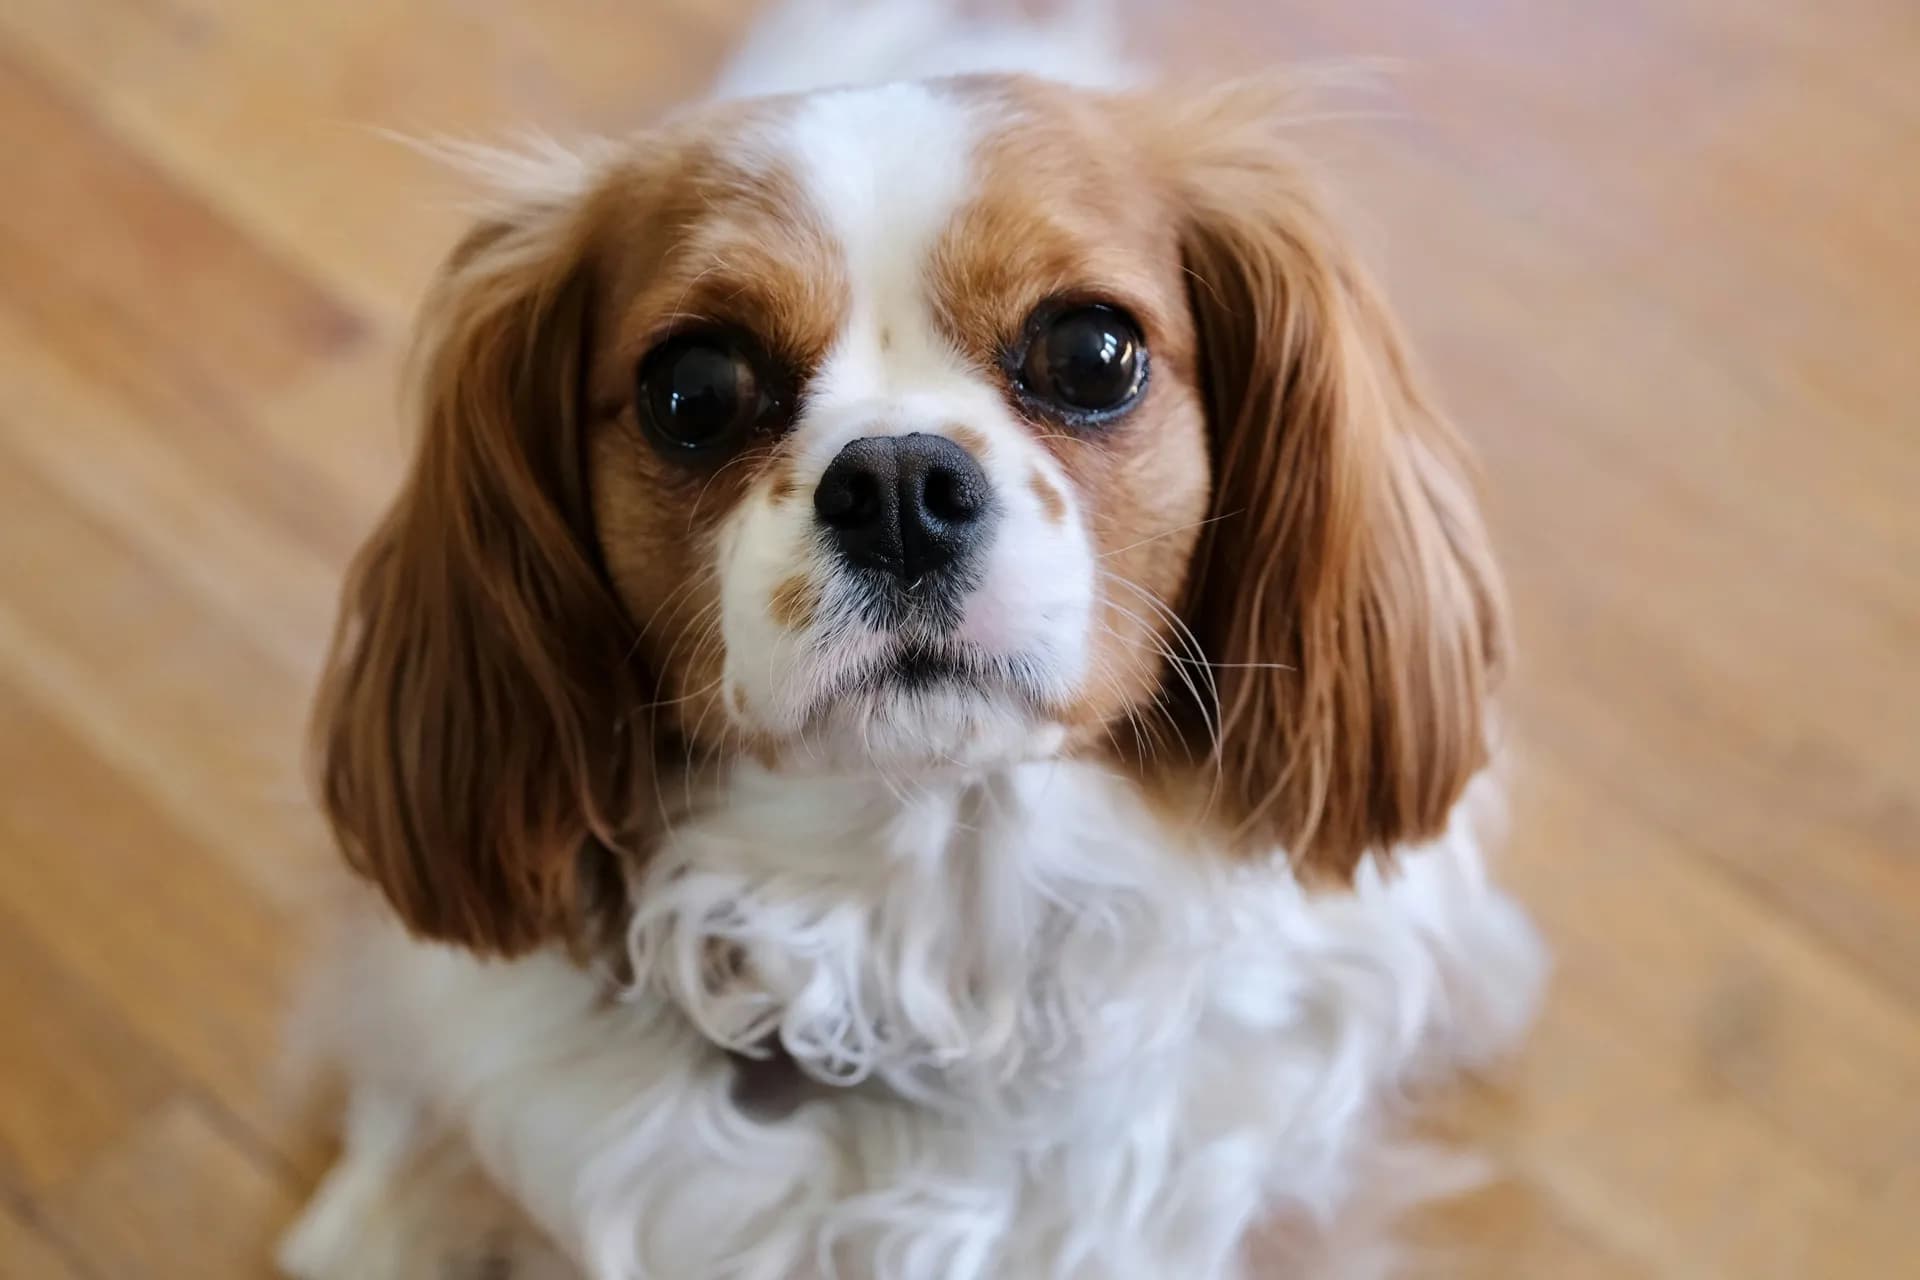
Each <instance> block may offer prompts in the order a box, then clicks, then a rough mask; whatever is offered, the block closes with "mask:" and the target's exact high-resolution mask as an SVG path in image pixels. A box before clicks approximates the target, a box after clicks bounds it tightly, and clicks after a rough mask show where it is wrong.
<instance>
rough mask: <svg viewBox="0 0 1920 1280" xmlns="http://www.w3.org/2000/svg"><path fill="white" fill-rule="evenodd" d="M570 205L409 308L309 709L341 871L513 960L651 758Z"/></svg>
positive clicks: (555, 930)
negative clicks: (382, 512)
mask: <svg viewBox="0 0 1920 1280" xmlns="http://www.w3.org/2000/svg"><path fill="white" fill-rule="evenodd" d="M590 194H591V193H590V191H589V190H588V188H587V185H586V184H585V183H584V182H583V183H582V184H581V185H580V187H579V189H577V190H560V189H557V188H556V189H550V190H544V191H542V192H540V193H539V194H538V195H537V196H532V195H530V196H527V197H525V198H523V199H519V200H517V201H513V202H511V203H510V204H509V205H508V206H507V207H504V208H502V209H501V210H500V211H498V212H497V213H495V214H494V215H493V216H490V217H489V218H488V219H487V220H486V221H484V222H483V223H482V224H481V225H479V226H478V227H476V228H475V229H474V230H473V231H472V232H471V233H470V234H468V236H467V237H466V238H465V240H463V241H462V242H461V244H460V245H459V246H458V247H457V248H456V249H455V250H454V252H453V253H452V255H451V256H450V257H449V259H448V261H447V262H446V264H445V265H444V266H443V268H442V269H441V272H440V275H439V277H438V278H437V280H436V282H435V283H434V285H433V287H432V290H431V292H430V294H429V296H428V298H427V300H426V302H425V304H424V308H423V311H422V314H421V318H420V322H419V328H418V332H417V337H416V347H415V353H414V381H415V392H416V396H417V401H418V408H417V412H418V414H419V440H418V444H417V449H418V452H417V455H416V457H415V460H414V463H413V467H412V471H411V473H410V474H409V475H408V477H407V479H406V482H405V485H404V487H403V489H402V490H401V492H400V494H399V496H398V498H397V499H396V500H395V502H394V504H393V507H392V509H391V510H390V511H389V512H388V514H387V515H386V517H385V519H384V521H383V522H382V524H381V525H380V527H379V528H378V530H377V531H376V532H375V533H374V534H373V536H372V538H371V539H370V540H369V541H368V543H367V544H366V546H365V547H364V548H363V549H362V550H361V552H360V554H359V556H358V558H357V559H356V560H355V562H354V564H353V566H352V569H351V571H350V574H349V578H348V581H347V585H346V589H345V595H344V600H343V603H342V610H341V618H340V623H339V630H338V631H337V633H336V635H335V638H334V643H333V649H332V652H331V654H330V656H329V659H328V663H327V672H326V677H325V680H324V682H323V684H322V688H321V694H320V699H319V705H318V709H317V713H316V723H315V736H316V739H317V747H318V754H319V764H320V772H321V795H322V799H323V803H324V805H325V808H326V812H327V814H328V817H329V818H330V820H331V822H332V825H333V827H334V830H335V833H336V835H337V837H338V839H339V841H340V843H341V845H342V847H343V849H344V851H345V853H346V856H347V859H348V861H349V862H350V863H351V864H352V866H353V867H354V868H355V869H356V870H358V871H359V872H361V873H362V874H364V875H366V876H367V877H368V878H369V879H371V880H372V881H374V882H375V883H376V884H378V885H379V886H380V888H381V889H382V890H383V891H384V892H385V893H386V896H387V897H388V898H389V899H390V900H391V902H392V904H393V906H394V908H395V910H396V911H397V912H398V913H399V914H400V916H401V917H402V919H404V920H405V922H406V923H407V924H408V926H409V927H411V928H412V929H414V930H415V931H416V932H418V933H420V934H422V935H425V936H428V937H432V938H436V939H441V940H445V941H449V942H454V943H458V944H461V945H464V946H467V947H470V948H473V949H475V950H478V951H482V952H488V953H498V954H503V955H510V954H514V953H516V952H520V951H524V950H526V949H527V948H529V947H531V946H534V945H537V944H539V943H540V942H542V941H544V940H547V939H550V938H553V937H555V936H558V935H560V934H562V933H563V932H564V931H565V930H566V929H567V928H568V927H569V921H570V917H571V913H572V912H573V911H574V910H575V907H576V903H575V897H576V894H577V892H578V891H579V890H580V888H581V886H579V885H578V884H576V875H577V870H578V868H579V866H580V864H581V855H582V850H583V848H585V847H586V846H587V842H588V841H589V839H592V838H597V839H600V840H603V841H607V842H612V841H613V840H614V839H616V838H617V832H618V829H619V827H620V825H621V823H622V820H623V817H624V815H625V813H626V810H627V807H628V800H629V798H630V796H631V795H632V794H633V790H634V788H635V787H636V786H639V785H641V782H642V779H641V776H640V775H641V772H642V771H643V770H644V769H645V768H646V767H647V766H648V764H649V762H650V747H649V744H648V743H646V742H644V741H641V742H636V741H635V740H634V735H632V734H630V733H628V732H627V731H626V730H625V728H624V727H623V725H622V721H621V717H622V715H623V713H624V712H625V710H626V709H629V708H632V707H634V706H636V705H639V704H640V703H642V702H644V700H645V698H644V695H643V693H642V692H641V691H640V690H639V689H638V687H637V686H638V685H639V684H640V683H641V681H642V677H641V675H640V673H639V672H637V671H635V670H634V669H633V668H632V667H631V666H630V651H631V649H632V637H633V629H632V627H631V625H630V623H629V621H628V620H627V618H626V617H625V615H624V613H623V611H622V609H621V608H620V606H619V604H618V602H617V600H616V599H615V597H614V595H613V593H612V591H611V590H610V588H609V587H608V585H607V581H606V578H605V575H604V573H603V571H602V569H601V566H600V564H599V556H598V552H597V544H596V542H595V540H594V537H593V532H592V523H591V515H590V511H589V495H588V488H587V485H588V480H587V474H586V466H585V447H586V441H585V439H584V438H583V433H584V431H585V429H586V424H585V423H584V421H583V404H582V399H583V379H584V370H583V362H584V361H585V360H586V359H587V351H588V345H587V344H588V333H587V329H588V326H589V324H590V323H591V308H592V302H593V292H594V266H593V262H592V241H593V224H594V219H593V216H592V210H591V208H590V203H591V201H590Z"/></svg>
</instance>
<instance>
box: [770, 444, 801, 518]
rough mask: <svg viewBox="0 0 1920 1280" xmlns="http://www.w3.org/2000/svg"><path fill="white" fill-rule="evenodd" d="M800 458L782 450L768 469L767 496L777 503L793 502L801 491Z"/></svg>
mask: <svg viewBox="0 0 1920 1280" xmlns="http://www.w3.org/2000/svg"><path fill="white" fill-rule="evenodd" d="M799 465H800V464H799V459H798V458H796V457H794V456H793V454H792V452H790V451H788V450H782V451H781V452H780V456H779V457H777V458H775V459H774V461H773V464H772V465H771V466H770V467H769V468H768V469H767V497H768V499H769V500H770V501H772V502H773V503H775V504H776V505H777V504H779V503H784V502H791V501H792V500H793V496H794V495H795V494H797V493H799V492H800V475H799Z"/></svg>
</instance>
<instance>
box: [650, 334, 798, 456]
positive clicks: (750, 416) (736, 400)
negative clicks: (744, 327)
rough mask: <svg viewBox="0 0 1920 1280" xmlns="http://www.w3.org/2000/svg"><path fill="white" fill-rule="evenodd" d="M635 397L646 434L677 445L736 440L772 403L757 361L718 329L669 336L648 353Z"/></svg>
mask: <svg viewBox="0 0 1920 1280" xmlns="http://www.w3.org/2000/svg"><path fill="white" fill-rule="evenodd" d="M636 400H637V403H638V406H639V412H640V422H641V425H642V426H643V427H645V428H646V430H647V433H648V434H649V435H650V436H652V438H653V439H654V441H655V442H656V443H658V444H660V445H661V446H663V447H665V448H669V449H676V450H708V449H719V448H724V447H726V446H729V445H733V444H736V443H738V442H739V441H740V439H741V438H742V437H744V436H745V435H746V433H747V432H749V431H751V430H752V429H753V428H754V427H755V426H757V425H758V424H759V423H760V422H762V421H763V420H764V419H765V418H766V417H767V415H768V413H769V412H770V411H771V409H772V407H773V404H772V400H771V398H770V397H769V396H768V394H767V392H766V389H765V387H764V385H763V383H762V381H761V378H760V376H759V373H758V372H757V371H756V369H755V368H754V362H753V360H752V359H751V358H749V356H748V355H747V353H746V352H745V351H743V350H742V349H741V347H740V344H739V343H737V342H734V341H732V340H731V339H729V338H727V337H726V336H724V335H714V334H702V335H690V336H687V337H681V338H670V339H668V340H667V341H666V342H663V343H661V344H660V345H659V346H658V347H655V348H654V349H653V350H652V351H651V352H649V353H648V354H647V357H646V359H644V360H642V361H641V362H640V371H639V374H638V388H637V394H636Z"/></svg>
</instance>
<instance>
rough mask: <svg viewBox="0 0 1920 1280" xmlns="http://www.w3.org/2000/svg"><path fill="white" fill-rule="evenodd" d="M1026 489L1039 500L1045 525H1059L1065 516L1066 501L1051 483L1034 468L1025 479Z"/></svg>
mask: <svg viewBox="0 0 1920 1280" xmlns="http://www.w3.org/2000/svg"><path fill="white" fill-rule="evenodd" d="M1027 488H1029V489H1031V490H1033V496H1034V497H1036V498H1038V499H1039V500H1040V510H1041V511H1042V512H1043V513H1044V514H1045V515H1046V517H1047V523H1049V524H1059V523H1060V522H1061V521H1062V520H1063V519H1065V518H1066V515H1067V500H1066V499H1065V498H1063V497H1061V496H1060V490H1059V489H1057V488H1055V487H1054V484H1053V481H1051V480H1049V479H1047V478H1046V477H1045V476H1043V475H1041V474H1040V469H1039V468H1038V467H1035V468H1034V470H1033V474H1032V475H1030V476H1028V477H1027Z"/></svg>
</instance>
